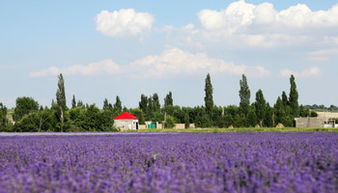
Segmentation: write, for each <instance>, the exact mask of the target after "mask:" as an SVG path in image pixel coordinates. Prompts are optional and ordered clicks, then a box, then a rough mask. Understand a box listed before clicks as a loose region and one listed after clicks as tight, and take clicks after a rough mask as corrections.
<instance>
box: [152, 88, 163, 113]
mask: <svg viewBox="0 0 338 193" xmlns="http://www.w3.org/2000/svg"><path fill="white" fill-rule="evenodd" d="M152 98H153V100H152V105H153V111H155V112H159V111H160V109H161V104H160V99H159V97H158V94H157V93H154V94H153V97H152Z"/></svg>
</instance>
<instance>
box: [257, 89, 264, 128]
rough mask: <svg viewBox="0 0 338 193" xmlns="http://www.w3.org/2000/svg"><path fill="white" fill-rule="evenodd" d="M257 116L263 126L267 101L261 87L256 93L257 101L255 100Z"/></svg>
mask: <svg viewBox="0 0 338 193" xmlns="http://www.w3.org/2000/svg"><path fill="white" fill-rule="evenodd" d="M255 109H256V116H257V120H258V122H259V125H260V126H261V127H262V126H263V121H264V119H265V113H266V112H265V111H266V101H265V99H264V95H263V91H262V90H261V89H259V90H258V91H257V93H256V102H255Z"/></svg>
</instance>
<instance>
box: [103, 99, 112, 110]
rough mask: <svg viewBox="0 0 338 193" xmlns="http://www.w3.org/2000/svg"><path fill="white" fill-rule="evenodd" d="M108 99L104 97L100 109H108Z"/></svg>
mask: <svg viewBox="0 0 338 193" xmlns="http://www.w3.org/2000/svg"><path fill="white" fill-rule="evenodd" d="M109 106H110V105H109V101H108V99H107V98H105V99H104V101H103V107H102V109H103V110H108V109H109Z"/></svg>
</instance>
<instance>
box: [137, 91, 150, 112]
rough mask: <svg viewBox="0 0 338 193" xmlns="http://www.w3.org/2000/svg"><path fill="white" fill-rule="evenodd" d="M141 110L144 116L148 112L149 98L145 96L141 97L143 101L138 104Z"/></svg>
mask: <svg viewBox="0 0 338 193" xmlns="http://www.w3.org/2000/svg"><path fill="white" fill-rule="evenodd" d="M138 106H139V109H141V110H142V112H143V113H144V115H145V114H146V113H147V112H148V97H147V96H145V95H144V94H142V95H141V100H140V102H139V103H138Z"/></svg>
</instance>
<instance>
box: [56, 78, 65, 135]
mask: <svg viewBox="0 0 338 193" xmlns="http://www.w3.org/2000/svg"><path fill="white" fill-rule="evenodd" d="M58 79H59V81H58V89H57V91H56V103H57V105H58V110H59V111H58V115H59V120H60V131H61V132H63V128H64V121H65V111H66V110H67V106H66V92H65V81H64V79H63V75H62V74H60V75H59V76H58Z"/></svg>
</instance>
